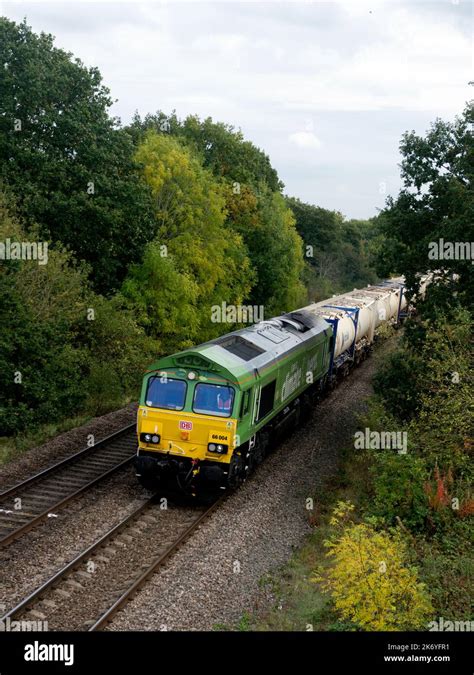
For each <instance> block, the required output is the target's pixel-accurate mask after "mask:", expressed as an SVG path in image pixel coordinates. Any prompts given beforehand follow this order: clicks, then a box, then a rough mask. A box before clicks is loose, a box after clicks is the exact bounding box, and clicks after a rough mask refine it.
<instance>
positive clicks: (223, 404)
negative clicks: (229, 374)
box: [135, 368, 240, 492]
mask: <svg viewBox="0 0 474 675" xmlns="http://www.w3.org/2000/svg"><path fill="white" fill-rule="evenodd" d="M239 401H240V392H239V390H238V388H237V386H236V385H235V383H231V382H229V381H228V380H226V379H225V378H224V377H220V376H218V375H217V374H216V373H209V372H206V371H198V370H196V369H189V370H188V369H186V370H185V369H182V368H178V369H176V368H166V369H160V370H156V371H154V372H151V373H149V374H148V376H147V377H145V379H144V382H143V387H142V396H141V400H140V406H139V409H138V419H137V434H138V452H137V457H136V460H135V466H136V469H137V475H138V476H139V478H140V480H141V482H142V484H143V485H144V486H145V487H148V488H151V487H159V486H161V487H175V486H176V487H177V488H178V489H179V490H180V491H186V490H189V491H190V492H193V490H194V488H195V487H196V486H197V485H199V487H200V488H203V486H204V485H207V486H208V487H209V488H210V487H211V486H212V487H214V488H217V489H219V487H220V485H221V484H225V482H226V477H227V475H228V465H229V462H230V458H231V456H232V451H233V449H234V448H235V447H236V445H237V415H236V413H235V412H234V411H236V410H238V406H239Z"/></svg>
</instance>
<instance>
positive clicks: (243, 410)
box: [240, 389, 252, 419]
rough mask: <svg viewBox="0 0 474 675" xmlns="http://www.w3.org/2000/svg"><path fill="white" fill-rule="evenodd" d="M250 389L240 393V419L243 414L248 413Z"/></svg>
mask: <svg viewBox="0 0 474 675" xmlns="http://www.w3.org/2000/svg"><path fill="white" fill-rule="evenodd" d="M251 391H252V390H251V389H247V391H244V393H243V395H242V403H241V406H240V419H242V418H243V417H245V415H246V414H247V413H248V411H249V410H250V394H251Z"/></svg>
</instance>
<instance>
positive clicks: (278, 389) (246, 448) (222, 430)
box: [135, 311, 332, 494]
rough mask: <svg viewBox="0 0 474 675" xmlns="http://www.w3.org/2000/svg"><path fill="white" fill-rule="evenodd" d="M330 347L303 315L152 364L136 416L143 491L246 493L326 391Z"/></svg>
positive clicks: (321, 323) (326, 329)
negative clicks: (237, 489)
mask: <svg viewBox="0 0 474 675" xmlns="http://www.w3.org/2000/svg"><path fill="white" fill-rule="evenodd" d="M331 340H332V329H331V326H330V325H329V324H328V323H327V322H326V321H325V320H324V319H322V318H320V317H318V316H314V315H311V314H310V313H308V312H304V311H299V312H293V313H289V314H285V315H284V316H280V317H277V318H275V319H272V320H270V321H263V322H261V323H258V324H255V325H254V326H250V327H249V328H244V329H242V330H238V331H235V332H233V333H229V334H227V335H225V336H223V337H220V338H217V339H215V340H211V341H210V342H207V343H205V344H202V345H200V346H197V347H193V348H191V349H188V350H186V351H183V352H180V353H178V354H174V355H172V356H168V357H165V358H162V359H160V360H159V361H157V362H156V363H154V364H153V365H152V366H151V367H150V369H149V371H148V372H147V373H146V375H145V378H144V380H143V386H142V392H141V397H140V406H139V409H138V426H137V432H138V441H139V448H138V453H137V457H136V460H135V466H136V469H137V475H138V476H139V479H140V481H141V483H142V484H143V485H144V486H145V487H147V488H150V489H155V488H158V487H160V486H162V487H165V486H171V487H173V486H174V487H178V489H179V490H180V491H183V492H189V493H192V494H195V493H197V492H203V491H215V490H219V489H225V488H226V487H229V486H236V485H238V484H239V483H241V482H242V481H243V480H244V479H245V478H246V476H247V475H248V474H249V473H250V472H251V470H252V469H253V468H254V466H255V465H256V464H258V463H259V462H261V461H262V459H263V458H264V456H265V454H266V452H267V450H268V449H269V448H270V447H271V444H272V441H273V440H274V438H275V435H280V434H281V433H282V432H283V431H284V430H286V429H287V428H288V427H289V426H294V425H296V424H297V423H298V420H299V417H300V415H301V413H302V411H304V409H305V407H306V408H307V407H309V406H310V405H311V403H312V401H313V400H314V398H315V397H316V396H317V395H318V393H319V392H320V391H321V390H322V388H323V386H324V380H325V377H326V375H327V372H328V368H329V362H330V355H331Z"/></svg>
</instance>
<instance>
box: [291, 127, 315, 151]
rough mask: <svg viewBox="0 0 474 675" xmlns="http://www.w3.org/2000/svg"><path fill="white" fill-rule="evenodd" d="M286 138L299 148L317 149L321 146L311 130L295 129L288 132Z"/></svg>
mask: <svg viewBox="0 0 474 675" xmlns="http://www.w3.org/2000/svg"><path fill="white" fill-rule="evenodd" d="M288 140H289V141H290V143H293V144H294V145H296V146H298V147H299V148H312V149H319V148H320V147H321V141H320V140H319V138H318V137H317V136H315V135H314V134H313V132H312V131H297V132H296V133H294V134H290V135H289V136H288Z"/></svg>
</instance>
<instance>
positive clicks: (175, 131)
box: [0, 18, 376, 436]
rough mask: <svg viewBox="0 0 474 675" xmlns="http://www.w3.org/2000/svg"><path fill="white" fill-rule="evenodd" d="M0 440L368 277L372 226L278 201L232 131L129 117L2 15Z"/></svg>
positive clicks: (96, 81)
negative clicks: (39, 252)
mask: <svg viewBox="0 0 474 675" xmlns="http://www.w3.org/2000/svg"><path fill="white" fill-rule="evenodd" d="M0 60H1V63H2V64H3V66H2V78H1V79H0V242H2V243H6V242H7V240H11V241H17V242H44V241H46V242H48V244H49V254H48V261H47V264H45V265H40V264H38V262H37V261H34V260H2V261H0V311H1V313H2V319H3V322H2V323H3V329H2V335H1V338H0V361H1V369H0V391H1V394H0V396H1V399H0V436H7V435H11V434H15V433H17V432H23V431H24V430H25V429H29V430H32V429H33V430H34V429H35V428H36V427H37V426H38V425H41V424H43V423H46V422H47V421H51V420H55V421H58V420H61V419H63V418H66V417H68V416H71V415H75V414H76V413H78V412H83V413H86V414H91V413H92V414H94V413H101V412H104V411H106V410H109V409H112V408H114V407H117V406H118V405H120V403H121V402H123V401H125V400H127V397H130V396H133V397H136V395H137V384H138V382H139V380H140V375H141V371H142V369H143V368H144V366H145V365H146V363H147V362H148V361H149V360H151V359H153V358H155V357H156V356H158V355H159V354H161V353H166V352H168V353H169V352H173V351H177V350H178V349H181V348H183V347H186V346H188V345H190V344H193V343H199V342H202V341H205V340H208V339H211V338H213V337H215V336H216V335H218V334H220V333H224V332H228V331H230V330H233V329H235V328H236V327H237V326H236V325H235V324H234V325H233V324H229V323H222V322H213V321H212V308H213V307H215V306H219V305H222V303H226V305H231V306H239V305H242V304H247V305H252V306H256V307H257V308H262V309H263V311H264V314H265V316H266V317H269V316H274V315H276V314H279V313H281V312H283V311H288V310H291V309H294V308H296V307H298V306H302V305H303V304H305V303H306V302H307V301H308V299H314V298H316V299H319V298H320V297H323V296H324V295H325V294H326V295H330V294H331V293H333V292H336V291H337V290H342V289H343V288H345V287H349V286H351V285H354V284H357V283H360V284H365V283H368V282H370V281H372V280H373V279H374V278H375V277H374V272H373V269H371V267H370V265H371V263H370V241H371V240H372V239H373V240H374V241H375V234H376V232H375V229H374V228H373V223H363V222H355V221H349V222H346V221H345V220H344V218H343V217H342V216H341V214H339V213H333V212H331V211H327V210H324V209H319V208H317V207H313V206H310V205H307V204H303V203H301V202H299V201H298V200H292V199H290V198H285V197H284V196H283V192H282V191H283V188H284V186H283V184H282V182H281V180H280V178H279V177H278V174H277V171H276V170H275V169H274V167H273V166H272V165H271V162H270V159H269V158H268V156H267V155H266V154H265V153H264V152H262V151H261V150H260V149H259V148H257V147H256V146H255V145H253V144H252V143H251V142H249V141H247V140H246V139H245V138H244V137H243V134H242V133H241V132H240V131H237V130H235V129H234V128H233V127H231V126H229V125H226V124H221V123H217V122H214V121H213V120H212V119H210V118H208V119H205V120H200V119H199V118H197V117H195V116H189V117H187V118H186V119H184V120H180V119H178V117H177V116H176V114H175V113H174V112H173V113H172V114H171V115H165V114H164V113H163V112H156V113H155V114H150V115H146V116H145V118H144V119H141V118H140V117H139V116H138V115H136V116H135V117H134V119H133V120H132V122H131V123H130V124H129V125H128V126H126V127H124V126H122V125H121V124H120V121H119V120H118V119H116V118H113V117H111V115H110V112H109V110H110V106H111V104H112V98H111V95H110V92H109V90H108V89H107V88H106V87H105V86H104V85H103V84H102V80H101V76H100V73H99V71H98V70H97V69H96V68H86V67H85V66H84V65H83V64H82V63H81V62H80V61H79V60H78V59H76V58H74V57H73V55H72V54H70V53H67V52H65V51H63V50H61V49H58V48H56V47H55V46H54V40H53V38H52V36H50V35H45V34H41V35H37V34H35V33H33V32H32V31H31V29H30V28H29V27H28V26H27V24H26V23H25V22H23V23H21V24H15V23H14V22H11V21H9V20H7V19H4V18H2V19H0Z"/></svg>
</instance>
